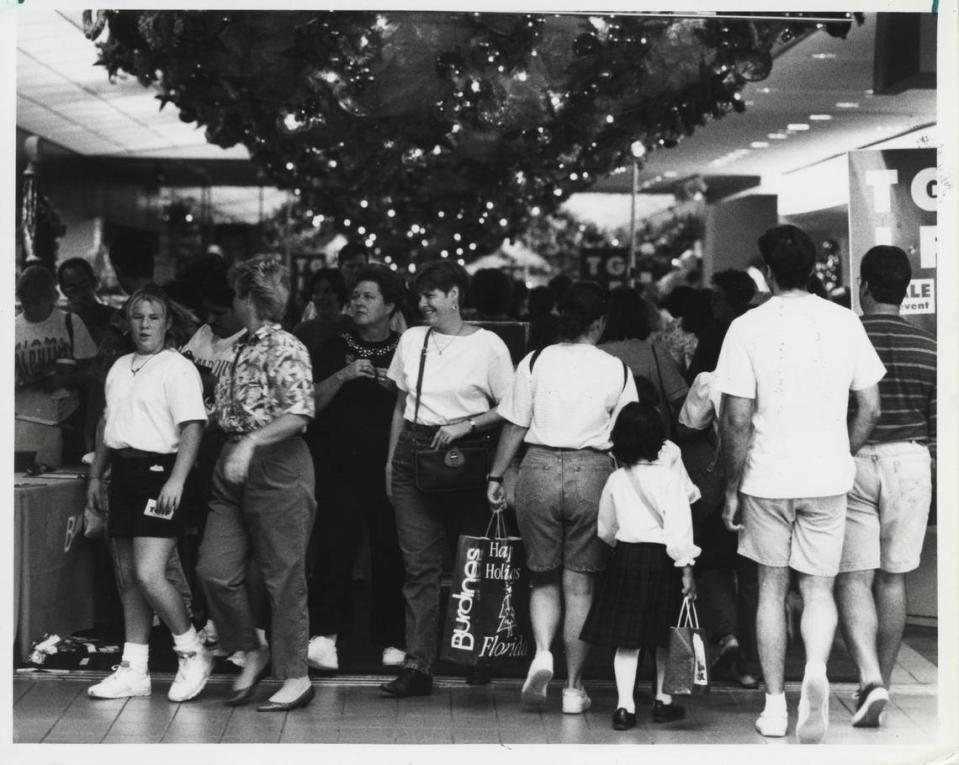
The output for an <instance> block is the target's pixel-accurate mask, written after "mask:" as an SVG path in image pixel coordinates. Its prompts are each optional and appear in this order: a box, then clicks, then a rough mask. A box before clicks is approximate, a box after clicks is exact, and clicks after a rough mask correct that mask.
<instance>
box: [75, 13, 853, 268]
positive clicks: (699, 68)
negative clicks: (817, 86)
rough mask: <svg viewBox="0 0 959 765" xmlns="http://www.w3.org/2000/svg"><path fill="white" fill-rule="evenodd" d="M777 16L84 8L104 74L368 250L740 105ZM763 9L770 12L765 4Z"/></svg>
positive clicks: (420, 252) (518, 209) (388, 249)
mask: <svg viewBox="0 0 959 765" xmlns="http://www.w3.org/2000/svg"><path fill="white" fill-rule="evenodd" d="M826 15H827V16H828V17H829V18H835V19H836V21H835V22H830V23H826V24H824V23H822V22H820V21H816V20H812V19H804V14H801V13H794V14H781V15H780V16H779V17H778V18H775V19H773V20H769V19H768V18H766V17H764V18H762V19H759V18H756V19H751V18H749V17H737V18H735V19H733V18H724V17H723V16H721V15H712V16H693V17H680V16H672V15H669V14H661V15H657V16H642V15H629V16H623V15H572V14H568V15H558V14H555V15H554V14H529V13H462V12H459V13H426V12H414V11H406V12H393V11H390V12H382V13H376V12H358V11H356V12H354V11H336V12H332V11H316V10H310V11H268V12H264V11H255V12H254V11H218V10H208V11H182V10H181V11H167V10H163V11H158V10H110V11H95V12H94V11H87V12H86V13H85V23H86V33H87V36H88V37H90V39H95V40H97V43H96V44H97V47H98V49H99V61H98V63H99V64H101V65H102V66H104V67H105V69H106V72H107V74H108V75H109V76H110V77H111V78H113V77H115V76H116V75H117V73H118V72H120V71H121V70H122V71H126V72H129V73H131V74H133V75H134V76H136V78H137V79H138V81H139V82H140V83H141V84H143V85H144V86H149V87H154V88H156V89H157V90H158V91H159V94H158V96H157V98H158V99H159V101H160V106H161V108H162V107H163V106H164V105H166V104H168V103H169V104H173V105H174V106H175V107H176V108H177V109H178V110H179V116H180V119H182V120H183V121H184V122H190V123H192V122H196V123H197V124H198V125H202V126H203V127H204V128H205V130H206V137H207V140H208V141H210V142H211V143H215V144H217V145H220V146H223V147H229V146H233V145H235V144H237V143H242V144H243V145H244V146H246V148H247V149H248V150H249V152H250V155H251V157H252V160H253V162H255V163H256V164H257V165H258V166H259V167H261V168H262V169H263V170H264V171H265V172H266V174H267V175H268V176H269V178H270V179H271V180H272V181H273V182H274V183H275V184H276V185H277V186H278V187H280V188H284V189H290V190H292V192H293V193H294V194H295V195H296V196H298V197H299V198H300V199H301V200H302V201H303V205H304V208H305V209H309V210H311V211H314V214H317V213H321V214H323V215H325V216H326V217H327V218H328V219H329V220H330V221H331V222H333V224H334V225H335V227H336V229H337V230H338V231H339V232H341V233H343V234H344V235H346V236H347V237H349V238H351V239H354V240H357V241H362V242H364V243H365V244H366V245H367V246H368V247H369V248H370V249H371V250H372V251H373V252H374V253H377V251H379V253H380V254H383V253H390V254H392V255H393V257H394V258H396V259H398V260H399V261H400V262H406V260H407V259H410V258H413V259H420V260H422V259H429V258H435V257H450V258H457V259H462V260H464V261H465V260H468V259H471V258H473V257H475V256H478V255H480V254H484V253H486V252H490V251H492V250H493V249H495V247H496V246H497V245H498V243H499V242H500V241H502V239H503V238H504V237H511V236H514V235H517V234H519V233H520V232H522V231H523V230H524V229H525V228H526V227H527V225H528V223H529V221H530V219H531V218H535V217H536V216H537V215H538V214H540V213H548V212H551V211H553V210H556V209H557V208H558V206H559V205H560V204H561V203H562V202H563V200H565V199H566V198H568V197H569V196H570V195H571V194H573V193H575V192H577V191H581V190H584V189H588V188H589V187H590V186H591V185H592V184H593V183H594V181H596V180H597V178H598V177H599V176H601V175H603V174H605V173H608V172H609V171H610V170H612V169H613V168H615V167H618V166H619V165H621V164H623V163H624V162H626V161H631V156H632V155H631V154H630V147H631V145H632V144H633V143H634V142H636V141H640V142H641V143H642V144H643V146H644V147H645V148H646V149H647V150H649V151H652V150H657V149H664V148H669V147H671V146H675V145H676V144H677V143H678V142H680V141H681V140H682V139H683V138H684V137H685V136H687V135H690V134H691V133H692V132H693V131H694V130H695V129H696V128H697V127H699V126H701V125H704V124H705V123H706V122H707V121H709V120H712V119H718V118H721V117H723V116H725V115H726V114H729V113H731V112H741V111H743V109H744V108H745V107H744V103H743V99H742V97H741V94H740V91H741V89H742V87H743V86H744V85H745V83H746V82H749V81H755V80H760V79H762V78H764V77H766V76H767V75H768V74H769V72H770V71H771V68H772V64H773V55H772V54H773V50H774V48H775V46H776V45H779V44H781V43H784V42H788V41H789V40H791V39H794V38H795V37H797V36H800V35H805V34H808V33H811V32H813V31H815V30H816V29H817V28H825V31H826V32H827V33H829V34H832V35H836V36H845V34H846V32H847V31H848V29H849V28H850V26H851V25H852V23H853V22H858V23H861V22H862V16H861V14H851V13H832V14H826ZM767 16H768V14H767Z"/></svg>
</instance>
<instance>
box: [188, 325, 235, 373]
mask: <svg viewBox="0 0 959 765" xmlns="http://www.w3.org/2000/svg"><path fill="white" fill-rule="evenodd" d="M244 332H246V330H245V329H241V330H240V331H239V332H237V333H236V334H234V335H230V336H229V337H217V336H216V335H215V334H213V330H212V329H210V325H209V324H204V325H203V326H202V327H200V328H199V329H198V330H197V331H196V332H194V333H193V337H191V338H190V339H189V340H187V342H186V345H184V346H183V347H182V348H181V349H180V351H181V352H183V353H185V352H187V351H189V352H190V353H192V354H193V360H194V361H196V363H197V364H199V365H200V366H201V367H206V368H207V369H209V370H210V371H211V372H212V373H213V374H214V376H215V377H216V379H217V380H219V379H220V378H221V377H223V372H224V371H226V370H227V369H229V368H230V364H232V363H233V356H234V354H235V353H236V341H237V340H239V339H240V337H242V336H243V333H244Z"/></svg>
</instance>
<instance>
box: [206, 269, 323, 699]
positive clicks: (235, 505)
mask: <svg viewBox="0 0 959 765" xmlns="http://www.w3.org/2000/svg"><path fill="white" fill-rule="evenodd" d="M233 288H234V292H235V293H236V296H235V298H234V300H233V307H234V310H235V311H236V314H237V317H239V318H240V319H241V321H242V323H243V325H244V326H245V327H246V330H247V334H246V336H245V337H244V338H242V339H241V340H240V341H238V342H237V350H236V356H235V357H234V359H233V363H232V365H231V367H230V369H228V370H227V371H226V373H225V374H224V375H223V376H222V377H221V378H220V380H219V382H218V383H217V388H216V405H215V416H216V418H217V422H218V424H219V426H220V427H221V428H222V429H223V431H224V433H225V434H226V436H227V444H226V446H225V447H224V448H223V451H222V453H221V455H220V459H219V461H218V462H217V465H216V469H215V471H214V476H213V494H212V498H211V500H210V514H209V518H208V520H207V526H206V532H205V534H204V539H203V545H202V547H201V548H200V562H199V565H198V566H197V573H198V575H199V578H200V580H201V582H202V584H203V588H204V591H205V592H206V596H207V599H208V601H209V608H210V613H211V616H212V618H213V621H214V622H215V623H216V625H217V628H218V630H219V633H220V642H221V645H222V646H223V648H224V649H225V650H226V651H227V652H228V653H232V652H234V651H243V652H244V654H245V663H244V666H243V669H242V671H241V673H240V674H239V676H238V677H237V679H236V681H235V682H234V684H233V695H232V696H231V697H230V698H229V699H228V700H227V704H230V705H234V706H235V705H239V704H244V703H246V702H247V701H249V700H250V699H251V698H252V695H253V690H254V687H255V686H256V684H257V682H258V681H259V680H260V679H261V678H262V677H263V676H265V674H266V669H267V665H268V664H269V662H270V654H269V650H268V649H267V648H265V647H262V646H261V645H260V643H259V640H258V638H257V636H256V633H255V630H254V626H255V625H256V624H257V617H262V615H261V614H254V607H253V605H252V604H253V603H256V602H257V598H255V597H251V595H252V593H251V592H250V588H251V587H253V586H256V585H254V584H253V583H252V582H249V583H248V582H247V580H246V568H247V564H248V562H249V560H250V558H251V556H252V560H253V564H254V566H255V567H256V568H257V570H258V572H259V574H260V575H261V577H262V579H263V585H264V586H265V588H266V591H267V594H268V596H269V602H270V606H271V617H270V618H271V623H270V627H271V643H272V649H273V656H272V664H273V673H274V675H276V676H277V677H278V678H279V679H280V680H282V681H283V685H282V686H281V687H280V689H279V690H278V691H277V692H276V693H275V694H273V696H271V697H270V699H269V700H268V701H267V702H265V703H263V704H261V705H260V706H259V707H258V709H259V711H261V712H271V711H286V710H289V709H295V708H297V707H302V706H306V705H307V704H309V703H310V700H311V699H312V698H313V686H312V685H311V684H310V678H309V674H308V670H307V664H306V651H307V642H308V639H309V629H308V627H309V625H308V622H307V594H306V564H305V558H306V545H307V541H308V540H309V538H310V531H311V529H312V527H313V519H314V516H315V513H316V501H315V500H314V497H313V462H312V460H311V458H310V454H309V450H308V449H307V446H306V443H305V442H304V441H303V439H302V438H300V434H301V433H302V432H303V430H304V428H305V426H306V424H307V423H308V422H309V420H310V419H311V418H312V417H313V411H314V404H313V375H312V370H311V368H310V359H309V354H308V353H307V350H306V348H305V347H304V346H303V344H302V343H301V342H300V341H299V340H297V339H296V338H295V337H293V335H291V334H289V333H287V332H284V331H283V330H282V329H280V327H279V325H278V324H277V323H276V322H277V321H278V320H279V318H280V317H281V316H282V315H283V313H284V311H285V309H286V304H287V300H288V298H289V276H288V273H287V270H286V268H285V267H284V266H283V265H282V264H281V263H280V261H279V260H277V259H275V258H273V257H271V256H258V257H256V258H252V259H250V260H247V261H244V262H242V263H240V264H239V265H237V267H236V272H235V274H234V284H233Z"/></svg>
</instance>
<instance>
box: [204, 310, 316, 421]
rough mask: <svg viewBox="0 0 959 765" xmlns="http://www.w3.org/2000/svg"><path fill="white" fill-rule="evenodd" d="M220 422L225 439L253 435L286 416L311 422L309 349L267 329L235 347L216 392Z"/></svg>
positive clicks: (272, 326)
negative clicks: (226, 434) (281, 416)
mask: <svg viewBox="0 0 959 765" xmlns="http://www.w3.org/2000/svg"><path fill="white" fill-rule="evenodd" d="M215 412H216V420H217V422H218V423H219V425H220V427H221V428H222V429H223V430H224V431H225V432H227V433H240V434H242V433H250V432H252V431H254V430H257V429H259V428H261V427H263V426H264V425H269V424H270V423H271V422H273V421H274V420H275V419H277V418H278V417H279V416H280V415H282V414H301V415H304V416H306V417H313V414H314V404H313V370H312V369H311V366H310V356H309V353H307V350H306V346H304V345H303V343H301V342H300V341H299V340H297V339H296V338H295V337H294V336H293V335H291V334H290V333H289V332H284V331H283V330H282V329H280V326H279V325H278V324H273V323H270V322H267V323H265V324H264V325H263V326H262V327H260V328H259V329H258V330H257V331H256V332H254V333H253V334H252V335H245V336H244V337H243V338H241V339H240V340H239V341H237V344H236V355H235V356H234V357H233V363H232V364H231V365H230V366H229V367H228V368H227V369H226V370H225V372H224V374H223V375H222V376H221V377H220V380H219V382H217V386H216V406H215Z"/></svg>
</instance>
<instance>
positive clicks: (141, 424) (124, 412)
mask: <svg viewBox="0 0 959 765" xmlns="http://www.w3.org/2000/svg"><path fill="white" fill-rule="evenodd" d="M127 319H128V321H129V323H130V332H131V337H132V339H133V342H134V343H135V345H136V351H135V352H134V353H130V354H127V355H125V356H121V357H120V358H119V359H117V360H116V362H115V363H114V364H113V366H112V367H111V368H110V371H109V373H108V374H107V379H106V409H105V410H104V414H103V419H104V427H103V437H102V439H100V441H99V443H98V444H97V450H96V456H95V457H94V460H93V464H92V465H91V466H90V482H89V485H88V487H87V505H88V507H89V508H90V509H91V510H92V511H93V512H97V513H102V511H103V510H104V509H105V507H104V499H105V498H104V496H103V494H102V491H103V489H102V487H101V479H102V478H103V474H104V472H105V471H106V469H107V467H108V466H109V467H111V481H110V487H109V509H110V512H109V518H108V523H107V533H108V535H109V536H110V538H111V542H112V544H113V546H114V547H113V549H114V562H115V566H116V570H117V587H118V589H119V590H120V599H121V601H122V603H123V622H124V632H125V641H126V642H125V643H124V645H123V655H122V658H121V661H120V666H119V667H118V668H117V670H116V671H115V672H114V673H113V674H112V675H110V676H109V677H107V678H106V679H104V680H103V681H102V682H100V683H97V684H96V685H93V686H91V687H90V688H88V689H87V695H88V696H90V697H91V698H95V699H117V698H127V697H130V696H149V695H150V690H151V684H150V675H149V671H148V656H149V638H150V628H151V626H152V621H153V613H154V612H156V614H157V615H158V616H159V617H160V619H162V620H163V622H164V624H166V625H167V627H168V628H169V629H170V632H171V634H172V635H173V641H174V650H175V651H176V652H177V654H178V655H179V657H180V664H179V671H178V672H177V676H176V678H175V679H174V681H173V684H172V685H171V686H170V690H169V693H168V697H169V699H170V701H175V702H180V701H187V700H189V699H191V698H193V697H195V696H196V695H197V694H199V693H200V691H201V690H202V689H203V687H204V686H205V685H206V681H207V679H208V678H209V675H210V670H211V669H212V666H213V659H212V657H211V656H210V655H209V654H208V653H207V651H206V650H205V649H204V648H203V644H202V642H201V641H200V638H199V636H198V635H197V632H196V629H195V628H194V627H193V625H192V624H191V623H190V619H189V616H188V615H187V610H186V605H185V604H184V602H183V598H182V597H181V595H180V594H179V593H178V592H177V590H176V588H175V587H174V586H173V585H172V584H171V583H170V582H169V581H168V580H167V577H166V575H165V572H166V568H167V561H168V560H169V558H170V554H171V553H172V551H173V549H174V548H175V546H176V542H177V538H178V537H179V536H180V535H181V534H182V533H183V530H184V526H183V517H182V516H183V511H182V507H181V498H182V495H183V484H184V482H185V481H186V478H187V474H188V473H189V472H190V468H191V467H192V466H193V463H194V461H195V459H196V454H197V449H198V448H199V445H200V437H201V434H202V432H203V424H204V423H205V422H206V411H205V409H204V407H203V389H202V386H201V384H200V375H199V373H198V372H197V371H196V369H195V368H194V366H193V364H192V363H191V362H190V361H188V360H187V359H185V358H184V357H183V356H181V355H180V354H179V353H178V352H177V351H176V350H173V349H172V348H170V347H169V330H170V326H171V323H172V320H171V315H170V301H169V298H167V296H166V295H165V294H164V293H163V292H162V291H161V290H160V288H159V287H157V286H156V285H152V284H150V285H147V286H146V287H144V288H142V289H140V290H137V291H136V292H135V293H134V294H133V295H132V297H131V298H130V300H129V301H128V303H127Z"/></svg>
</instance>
